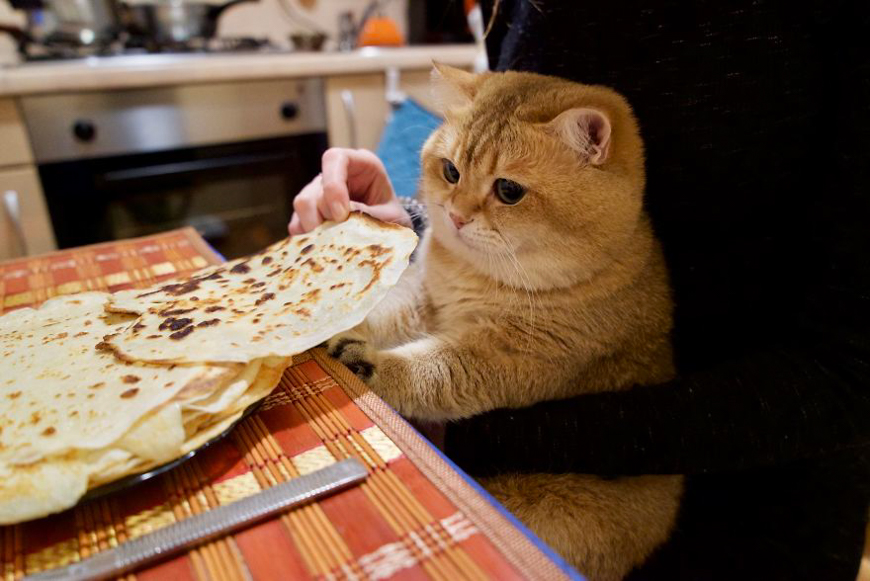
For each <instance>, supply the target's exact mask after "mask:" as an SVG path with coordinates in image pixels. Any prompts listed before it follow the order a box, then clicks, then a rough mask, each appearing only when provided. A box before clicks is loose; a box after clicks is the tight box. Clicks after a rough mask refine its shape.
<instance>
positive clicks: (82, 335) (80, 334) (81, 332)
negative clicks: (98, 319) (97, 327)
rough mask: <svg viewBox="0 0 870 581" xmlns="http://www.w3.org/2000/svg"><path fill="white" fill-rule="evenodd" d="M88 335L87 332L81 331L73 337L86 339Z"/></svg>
mask: <svg viewBox="0 0 870 581" xmlns="http://www.w3.org/2000/svg"><path fill="white" fill-rule="evenodd" d="M87 334H88V332H87V331H79V332H78V333H76V334H75V335H73V337H84V336H85V335H87Z"/></svg>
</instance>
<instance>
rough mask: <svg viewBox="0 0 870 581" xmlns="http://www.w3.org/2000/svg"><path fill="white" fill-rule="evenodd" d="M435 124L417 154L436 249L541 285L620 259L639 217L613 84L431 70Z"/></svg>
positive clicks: (631, 126)
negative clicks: (437, 106)
mask: <svg viewBox="0 0 870 581" xmlns="http://www.w3.org/2000/svg"><path fill="white" fill-rule="evenodd" d="M433 86H434V88H435V95H436V100H437V101H438V102H439V103H441V105H442V110H441V112H442V114H443V115H444V118H445V121H444V124H443V125H442V126H441V127H440V128H439V129H438V130H437V131H435V132H434V133H433V134H432V136H431V137H430V138H429V140H428V141H427V142H426V145H425V147H424V148H423V153H422V178H421V179H422V183H421V185H422V188H421V192H422V197H423V200H424V201H425V202H426V203H427V205H428V207H429V214H430V221H431V224H432V234H433V236H434V238H435V239H436V240H437V241H438V242H439V243H440V245H441V246H442V247H444V248H446V249H447V250H448V251H449V252H451V253H452V254H454V255H456V256H457V257H459V258H462V259H464V260H466V261H467V262H468V263H470V264H471V265H473V266H474V267H475V268H476V269H477V270H479V271H481V272H484V273H485V274H487V275H489V276H492V277H494V278H497V279H499V280H501V281H502V282H508V283H511V284H514V285H519V286H526V287H529V286H533V287H534V288H552V287H558V286H565V285H569V284H574V283H576V282H579V281H582V280H587V279H589V278H591V277H592V276H594V274H595V273H596V272H599V271H600V270H601V269H603V268H605V267H606V266H607V265H608V264H610V263H611V262H612V261H613V260H615V259H618V258H617V257H618V256H619V255H620V254H622V251H623V250H624V246H625V245H626V244H629V241H630V239H631V236H632V233H633V232H634V231H635V229H636V227H637V224H638V221H639V219H640V216H641V211H642V210H641V208H642V197H643V189H644V165H643V143H642V141H641V138H640V135H639V131H638V127H637V122H636V121H635V119H634V116H633V114H632V112H631V109H630V107H629V106H628V104H627V103H626V101H625V99H623V98H622V97H621V96H620V95H618V94H617V93H615V92H614V91H612V90H610V89H607V88H604V87H599V86H587V85H580V84H577V83H572V82H569V81H565V80H562V79H557V78H553V77H545V76H541V75H534V74H530V73H514V72H508V73H483V74H477V75H475V74H471V73H467V72H464V71H460V70H458V69H453V68H450V67H445V66H442V65H436V67H435V70H434V71H433Z"/></svg>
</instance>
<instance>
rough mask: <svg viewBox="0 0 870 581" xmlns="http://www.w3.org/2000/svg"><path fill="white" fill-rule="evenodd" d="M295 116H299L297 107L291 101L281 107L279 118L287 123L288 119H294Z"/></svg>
mask: <svg viewBox="0 0 870 581" xmlns="http://www.w3.org/2000/svg"><path fill="white" fill-rule="evenodd" d="M297 115H299V105H297V104H296V103H294V102H293V101H287V102H286V103H284V104H283V105H281V117H283V118H284V119H287V120H288V121H289V120H290V119H295V118H296V116H297Z"/></svg>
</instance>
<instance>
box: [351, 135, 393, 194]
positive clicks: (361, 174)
mask: <svg viewBox="0 0 870 581" xmlns="http://www.w3.org/2000/svg"><path fill="white" fill-rule="evenodd" d="M347 158H348V164H347V186H348V188H349V189H350V191H351V199H355V200H357V201H360V202H363V203H365V204H368V205H370V206H374V205H376V204H383V203H386V202H389V201H390V200H393V199H395V197H396V193H395V191H394V190H393V184H392V183H390V178H389V177H388V176H387V169H386V168H385V167H384V163H383V162H382V161H381V159H380V158H379V157H378V156H377V155H375V154H374V153H373V152H371V151H368V150H366V149H351V150H348V151H347ZM355 192H362V193H363V194H362V195H361V196H355V195H354V193H355Z"/></svg>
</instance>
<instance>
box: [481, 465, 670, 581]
mask: <svg viewBox="0 0 870 581" xmlns="http://www.w3.org/2000/svg"><path fill="white" fill-rule="evenodd" d="M481 484H482V485H483V486H484V487H485V488H486V489H487V490H488V491H489V492H490V493H491V494H492V495H493V496H494V497H495V498H496V499H497V500H498V501H499V502H501V503H502V504H503V505H504V506H505V507H506V508H507V509H508V510H510V511H511V512H512V513H513V514H514V515H516V517H517V518H519V519H520V520H521V521H522V522H523V523H524V524H525V525H526V526H528V527H529V528H530V529H531V530H532V531H534V533H535V534H536V535H538V537H540V538H541V540H543V541H544V542H545V543H547V544H548V545H549V546H550V547H552V548H553V549H554V550H555V551H556V552H558V553H559V554H560V555H562V557H563V558H564V559H565V560H567V561H568V562H569V563H570V564H571V565H572V566H573V567H575V568H576V569H577V570H578V571H580V572H581V573H583V575H584V576H586V577H587V578H588V579H589V580H590V581H617V580H619V579H622V578H623V577H625V575H627V574H628V573H629V572H630V571H631V570H632V569H633V568H635V567H637V566H638V565H641V564H642V563H643V562H644V561H646V559H647V558H649V556H650V555H651V554H652V552H653V551H654V550H655V549H656V548H657V547H658V546H659V545H661V544H662V543H664V542H665V541H666V540H667V539H668V538H669V537H670V535H671V532H672V530H673V527H674V523H675V521H676V517H677V511H678V508H679V503H680V498H681V496H682V491H683V477H682V476H634V477H626V478H616V479H612V480H605V479H602V478H599V477H596V476H589V475H580V474H525V475H514V474H510V475H503V476H496V477H493V478H485V479H482V480H481Z"/></svg>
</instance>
